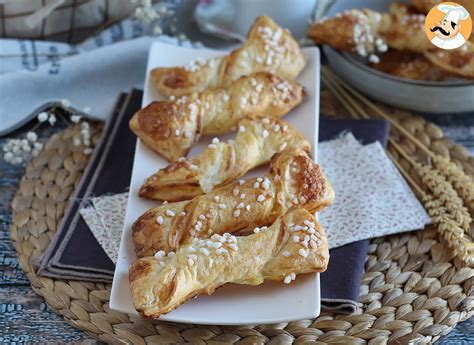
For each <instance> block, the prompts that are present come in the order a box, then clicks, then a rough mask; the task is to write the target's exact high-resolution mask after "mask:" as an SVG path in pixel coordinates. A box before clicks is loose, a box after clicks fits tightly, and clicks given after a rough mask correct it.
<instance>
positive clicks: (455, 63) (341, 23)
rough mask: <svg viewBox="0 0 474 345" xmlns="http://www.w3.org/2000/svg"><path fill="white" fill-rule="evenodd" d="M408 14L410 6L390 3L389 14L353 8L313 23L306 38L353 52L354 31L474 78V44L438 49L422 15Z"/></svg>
mask: <svg viewBox="0 0 474 345" xmlns="http://www.w3.org/2000/svg"><path fill="white" fill-rule="evenodd" d="M410 11H411V9H410V7H409V6H407V5H406V4H403V3H393V4H392V5H391V6H390V13H378V12H376V11H372V10H369V9H364V10H357V9H354V10H350V11H346V12H343V13H341V14H339V15H337V16H335V17H333V18H329V19H325V20H322V21H319V22H316V23H313V24H312V25H311V27H310V29H309V33H308V35H309V36H310V37H311V38H312V39H313V40H314V41H315V42H316V43H319V44H328V45H330V46H332V47H334V48H336V49H340V50H346V51H351V52H354V51H357V50H358V45H360V44H361V43H357V42H355V41H354V30H355V28H357V30H362V32H364V33H365V35H366V36H371V37H381V38H383V39H384V40H385V42H386V43H387V45H388V47H390V48H392V49H397V50H402V51H410V52H414V53H420V54H423V55H424V56H425V57H426V58H427V59H428V60H429V61H430V62H431V63H432V64H433V65H434V66H436V67H437V68H439V69H441V70H442V71H444V72H447V73H449V74H452V75H457V76H460V77H465V78H474V43H473V42H471V41H467V42H466V43H465V44H464V45H463V47H461V48H460V49H453V50H443V49H440V48H437V47H436V46H434V45H433V44H432V43H431V42H430V41H429V40H428V38H427V37H426V34H425V31H424V21H425V15H423V14H412V13H411V12H410ZM400 23H402V24H403V25H400ZM368 53H370V52H368Z"/></svg>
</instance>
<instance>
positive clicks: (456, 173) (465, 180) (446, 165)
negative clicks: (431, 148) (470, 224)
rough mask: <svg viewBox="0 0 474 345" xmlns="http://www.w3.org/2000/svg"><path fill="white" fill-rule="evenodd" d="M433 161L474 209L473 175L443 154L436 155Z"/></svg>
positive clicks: (470, 207)
mask: <svg viewBox="0 0 474 345" xmlns="http://www.w3.org/2000/svg"><path fill="white" fill-rule="evenodd" d="M432 161H433V165H434V166H435V167H436V168H437V169H438V170H439V171H440V173H441V174H442V175H443V176H444V177H445V178H446V180H448V181H449V182H451V183H452V185H453V186H454V188H455V189H456V191H457V192H458V194H459V196H460V197H461V198H462V199H463V200H464V202H465V203H466V205H467V206H468V207H469V209H470V210H474V183H472V179H471V177H469V176H468V175H466V173H465V172H464V171H462V170H461V169H460V168H459V167H458V166H457V165H456V164H454V163H453V162H451V161H450V160H449V159H447V158H445V157H443V156H440V155H435V156H434V157H433V158H432Z"/></svg>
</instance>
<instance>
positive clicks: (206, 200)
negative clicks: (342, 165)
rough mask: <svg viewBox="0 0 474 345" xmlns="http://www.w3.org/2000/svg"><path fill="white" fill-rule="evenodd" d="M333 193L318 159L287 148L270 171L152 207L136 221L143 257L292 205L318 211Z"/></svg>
mask: <svg viewBox="0 0 474 345" xmlns="http://www.w3.org/2000/svg"><path fill="white" fill-rule="evenodd" d="M333 198H334V192H333V189H332V187H331V185H330V183H329V181H328V180H327V179H326V177H325V176H324V173H323V172H322V170H321V168H320V167H319V165H317V164H316V163H315V162H314V161H313V160H312V159H311V158H310V157H309V156H308V154H307V153H306V152H305V151H303V150H301V149H294V150H291V149H288V150H285V151H283V152H282V153H281V154H279V155H278V156H277V157H275V159H274V160H273V161H272V164H271V167H270V174H269V175H268V176H264V177H263V178H262V177H258V178H252V179H249V180H246V181H244V180H240V181H238V182H236V183H233V184H229V185H227V186H224V187H221V188H218V189H215V190H213V191H212V192H211V193H209V194H205V195H201V196H197V197H195V198H193V199H191V200H188V201H181V202H176V203H170V204H165V205H161V206H158V207H155V208H152V209H150V210H148V211H147V212H145V213H144V214H143V215H142V216H140V217H139V218H138V219H137V220H136V221H135V223H134V224H133V242H134V245H135V252H136V254H137V256H138V257H145V256H152V255H153V254H155V253H156V252H157V251H159V250H164V251H166V252H170V251H174V250H175V249H176V248H178V247H180V246H181V245H183V244H186V243H190V242H191V241H192V240H193V239H194V238H209V237H211V236H212V235H213V234H223V233H225V232H228V231H229V229H233V230H234V231H239V230H244V229H249V228H254V227H256V226H262V225H268V224H271V223H273V221H275V219H276V218H277V217H278V216H280V215H283V214H285V213H286V211H287V210H288V209H290V208H292V207H303V208H305V209H307V210H309V211H310V212H316V211H318V210H320V209H322V208H324V207H326V206H328V205H329V204H330V203H331V202H332V200H333Z"/></svg>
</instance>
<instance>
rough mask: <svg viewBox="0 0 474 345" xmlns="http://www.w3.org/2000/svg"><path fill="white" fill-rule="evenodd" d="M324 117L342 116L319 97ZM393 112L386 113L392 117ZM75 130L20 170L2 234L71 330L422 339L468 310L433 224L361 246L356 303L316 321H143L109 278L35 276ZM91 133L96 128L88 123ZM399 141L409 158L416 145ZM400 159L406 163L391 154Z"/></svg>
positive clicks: (253, 339) (461, 276)
mask: <svg viewBox="0 0 474 345" xmlns="http://www.w3.org/2000/svg"><path fill="white" fill-rule="evenodd" d="M321 103H322V111H321V113H322V114H324V115H334V114H339V115H340V114H343V113H344V109H342V108H341V107H340V106H339V105H338V104H337V102H336V101H335V100H334V98H333V96H332V95H330V94H328V93H327V92H323V93H322V102H321ZM392 114H393V113H392ZM395 116H397V121H398V122H399V123H400V124H401V125H403V126H404V127H405V128H406V129H407V130H409V131H410V132H411V133H412V134H413V135H415V136H416V137H417V138H420V140H423V143H425V144H426V145H427V146H428V147H429V148H430V149H431V150H433V151H434V152H436V153H439V154H441V155H443V156H445V157H448V158H450V159H451V160H452V161H453V162H455V163H456V164H458V165H459V166H461V167H463V169H464V171H465V172H466V173H468V174H469V175H470V176H473V175H474V164H473V158H471V157H469V154H468V152H467V151H466V150H465V149H464V148H463V147H460V146H457V145H455V144H454V143H453V142H452V141H451V140H449V139H448V138H445V137H444V136H443V133H442V131H441V130H440V129H439V128H438V127H436V126H435V125H433V124H430V123H427V122H426V121H425V120H423V119H421V118H419V117H413V116H411V115H409V114H407V113H403V112H397V113H396V114H395ZM78 131H79V128H78V127H70V128H68V129H66V130H64V131H62V132H60V133H58V134H57V135H54V136H53V137H52V138H51V139H50V140H49V142H48V144H47V145H46V146H45V149H44V150H43V151H42V152H41V154H40V155H39V156H38V157H36V158H35V159H34V160H33V161H32V162H31V163H30V164H29V166H28V167H27V169H26V173H25V176H24V177H23V178H22V180H21V183H20V187H19V190H18V193H17V195H16V197H15V198H14V200H13V203H12V208H13V222H12V228H11V237H12V240H13V244H14V246H15V249H16V251H17V253H18V258H19V261H20V264H21V267H22V269H23V270H24V271H25V272H26V274H27V276H28V278H29V280H30V281H31V285H32V287H33V289H34V290H35V291H36V292H37V293H38V294H39V295H41V296H43V297H44V298H45V300H46V303H47V304H48V305H49V306H50V307H51V308H53V309H54V310H55V311H56V312H57V313H59V314H61V315H63V316H64V318H65V320H66V321H67V322H69V323H70V324H72V325H73V326H74V327H76V328H79V329H81V330H84V331H85V332H87V333H88V334H90V335H91V336H93V337H96V338H98V339H100V340H102V341H105V342H110V343H118V342H120V343H122V342H131V343H137V344H144V343H182V342H192V343H204V342H209V343H239V344H255V343H263V342H269V343H292V342H296V343H306V342H308V343H309V342H311V343H317V342H321V343H340V344H366V343H369V344H379V343H380V344H385V343H398V344H406V343H408V342H411V343H428V342H433V341H436V340H437V339H438V338H439V337H441V336H443V335H445V334H447V333H449V331H450V330H452V329H453V327H455V326H456V324H457V323H458V322H461V321H464V320H466V319H468V318H469V317H470V316H472V314H473V313H474V269H472V268H469V267H467V266H465V265H464V264H463V263H462V261H461V260H459V259H458V258H456V255H455V253H454V252H453V251H452V250H451V249H449V248H448V246H447V245H446V243H444V240H443V239H442V238H441V236H439V234H438V232H437V231H436V229H435V228H434V227H428V228H426V229H425V230H423V231H418V232H412V233H405V234H401V235H395V236H388V237H384V238H379V239H375V240H373V241H372V242H371V245H370V248H369V253H368V256H367V259H366V263H365V274H364V277H363V281H362V286H361V288H360V302H361V303H362V304H363V308H361V309H360V312H359V313H357V314H355V315H354V314H353V315H334V314H330V313H324V312H323V314H322V315H321V316H320V317H318V318H316V319H307V320H301V321H296V322H287V323H286V322H285V323H279V324H273V325H255V326H212V325H209V326H203V325H191V324H176V323H167V322H158V323H153V324H152V323H150V322H148V321H145V320H142V319H141V318H139V317H134V316H128V315H126V314H122V313H119V312H116V311H113V310H110V309H109V303H108V302H109V296H110V288H111V286H110V284H102V283H88V282H79V281H65V280H55V279H50V278H45V277H40V276H38V275H37V274H36V272H35V269H34V267H35V266H34V262H35V260H37V258H38V257H39V256H40V255H41V253H42V252H43V251H44V250H45V249H46V247H47V246H48V243H49V242H50V240H51V238H52V237H53V234H54V232H55V231H56V227H57V225H58V223H59V221H60V220H61V217H62V215H63V212H64V209H65V207H66V205H67V202H68V199H69V197H70V196H71V194H72V193H73V191H74V188H75V186H76V185H77V183H78V182H79V179H80V177H81V174H82V172H83V169H84V168H85V165H86V164H87V160H88V157H87V156H85V155H84V154H82V153H81V151H80V150H78V149H77V148H75V147H74V146H73V144H72V140H71V138H72V136H73V135H74V133H77V132H78ZM96 131H97V132H99V129H98V128H96ZM391 138H392V139H394V140H395V141H397V142H399V143H400V145H402V146H403V147H404V148H405V151H406V152H408V153H409V154H410V155H411V157H413V158H414V159H422V158H423V157H420V155H421V153H420V152H418V151H417V148H416V146H414V145H412V144H411V143H410V142H409V141H407V140H404V139H403V138H400V137H399V136H398V135H397V133H396V132H395V131H393V133H391ZM394 157H395V159H397V160H398V163H400V164H401V165H403V164H405V165H406V162H404V161H403V158H400V157H398V156H396V155H394Z"/></svg>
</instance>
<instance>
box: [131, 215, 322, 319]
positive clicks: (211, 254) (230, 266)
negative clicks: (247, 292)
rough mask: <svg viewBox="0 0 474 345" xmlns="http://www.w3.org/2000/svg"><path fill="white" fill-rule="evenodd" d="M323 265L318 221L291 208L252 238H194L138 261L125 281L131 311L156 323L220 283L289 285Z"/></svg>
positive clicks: (230, 236)
mask: <svg viewBox="0 0 474 345" xmlns="http://www.w3.org/2000/svg"><path fill="white" fill-rule="evenodd" d="M328 261H329V250H328V242H327V238H326V235H325V233H324V231H323V230H322V229H321V227H320V225H319V223H318V221H317V220H316V219H315V217H314V216H313V215H312V214H311V213H309V212H308V211H307V210H305V209H294V210H290V211H289V212H288V213H287V214H285V215H283V216H281V217H279V218H278V219H276V221H275V222H274V223H273V225H271V226H270V227H268V228H262V229H255V234H252V235H248V236H239V237H235V236H232V235H230V234H229V233H224V234H223V235H217V234H215V235H213V236H211V237H210V238H209V239H202V240H199V239H197V238H195V239H194V240H193V241H192V242H191V243H189V244H187V245H184V246H182V247H180V248H179V249H178V250H177V251H176V252H173V253H166V252H158V253H157V254H156V255H155V256H154V257H146V258H142V259H138V260H137V261H136V262H134V263H133V264H132V265H131V266H130V268H129V280H130V286H131V290H132V296H133V303H134V305H135V308H136V309H137V311H138V312H139V313H140V315H142V316H143V317H146V318H150V319H156V318H158V317H159V316H161V315H163V314H166V313H169V312H170V311H172V310H173V309H175V308H176V307H178V306H179V305H181V304H182V303H184V302H186V301H187V300H189V299H190V298H192V297H194V296H196V295H198V294H204V293H205V294H209V295H210V294H212V293H213V292H214V291H215V290H216V289H217V288H219V287H221V286H222V285H224V284H227V283H234V284H246V285H259V284H262V283H263V281H264V280H277V281H283V282H284V283H287V284H289V283H291V281H293V280H295V279H296V276H297V275H299V274H305V273H311V272H323V271H325V270H326V268H327V265H328Z"/></svg>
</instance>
